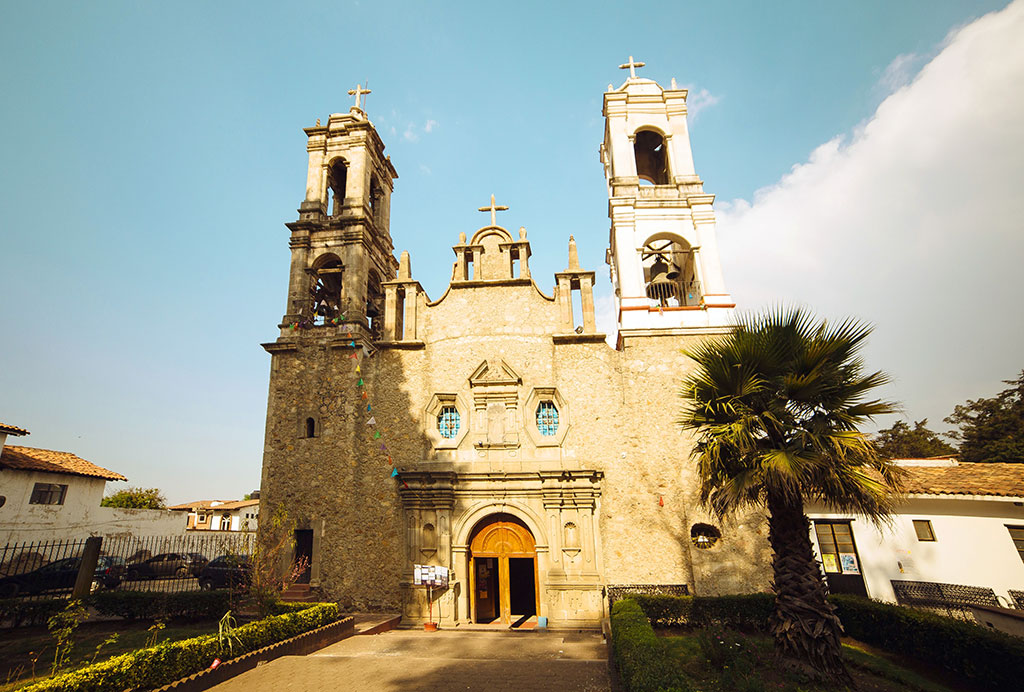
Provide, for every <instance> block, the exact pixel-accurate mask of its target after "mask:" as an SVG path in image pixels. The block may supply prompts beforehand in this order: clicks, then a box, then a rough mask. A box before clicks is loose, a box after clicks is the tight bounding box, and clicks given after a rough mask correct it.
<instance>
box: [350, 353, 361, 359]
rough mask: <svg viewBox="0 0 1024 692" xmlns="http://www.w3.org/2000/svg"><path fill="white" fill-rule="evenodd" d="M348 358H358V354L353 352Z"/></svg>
mask: <svg viewBox="0 0 1024 692" xmlns="http://www.w3.org/2000/svg"><path fill="white" fill-rule="evenodd" d="M349 358H359V354H357V353H354V352H353V353H352V355H351V356H349Z"/></svg>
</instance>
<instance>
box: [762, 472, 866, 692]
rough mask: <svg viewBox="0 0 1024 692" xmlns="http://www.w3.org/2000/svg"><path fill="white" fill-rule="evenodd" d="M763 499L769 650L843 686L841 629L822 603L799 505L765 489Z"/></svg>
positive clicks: (819, 580) (822, 593)
mask: <svg viewBox="0 0 1024 692" xmlns="http://www.w3.org/2000/svg"><path fill="white" fill-rule="evenodd" d="M767 499H768V511H769V513H770V518H769V523H768V541H769V543H771V546H772V552H773V553H774V557H773V559H772V568H773V569H774V576H775V612H774V613H772V617H771V621H770V631H771V633H772V636H774V637H775V650H776V652H778V653H779V654H781V655H783V656H787V657H790V658H794V659H797V660H798V661H801V662H803V663H806V664H807V665H809V666H810V669H811V670H812V671H815V672H817V673H818V674H821V675H824V676H825V677H828V678H832V679H843V680H848V679H849V674H848V673H847V672H846V667H845V666H844V665H843V660H842V657H841V653H840V652H841V645H840V643H839V636H840V634H841V633H842V630H843V627H842V625H841V624H840V623H839V618H838V617H837V616H836V614H835V607H834V606H833V605H832V604H831V603H829V602H828V601H827V600H826V595H827V592H826V589H825V583H824V581H823V579H822V576H821V570H820V569H819V567H818V565H817V563H816V562H815V560H814V553H813V551H812V548H811V537H810V524H809V522H808V521H807V517H806V516H805V515H804V507H803V500H802V499H801V498H800V497H799V495H797V497H796V498H795V499H793V497H792V496H791V495H787V496H783V494H782V493H780V492H778V491H773V490H771V489H769V490H768V498H767Z"/></svg>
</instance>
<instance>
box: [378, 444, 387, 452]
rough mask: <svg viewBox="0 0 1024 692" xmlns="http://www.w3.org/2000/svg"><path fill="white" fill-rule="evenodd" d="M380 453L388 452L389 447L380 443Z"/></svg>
mask: <svg viewBox="0 0 1024 692" xmlns="http://www.w3.org/2000/svg"><path fill="white" fill-rule="evenodd" d="M380 451H382V452H386V451H388V447H387V445H386V444H384V443H383V442H381V443H380Z"/></svg>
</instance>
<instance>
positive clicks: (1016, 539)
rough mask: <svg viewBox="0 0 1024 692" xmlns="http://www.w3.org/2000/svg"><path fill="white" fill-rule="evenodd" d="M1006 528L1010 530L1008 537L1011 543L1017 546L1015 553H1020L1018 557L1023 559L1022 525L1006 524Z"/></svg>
mask: <svg viewBox="0 0 1024 692" xmlns="http://www.w3.org/2000/svg"><path fill="white" fill-rule="evenodd" d="M1006 529H1007V530H1008V531H1009V532H1010V538H1012V539H1013V545H1014V547H1016V548H1017V554H1018V555H1020V559H1021V560H1024V526H1007V527H1006Z"/></svg>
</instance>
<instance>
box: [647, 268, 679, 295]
mask: <svg viewBox="0 0 1024 692" xmlns="http://www.w3.org/2000/svg"><path fill="white" fill-rule="evenodd" d="M655 265H657V262H655ZM652 274H653V272H652ZM653 276H654V279H652V280H651V282H650V283H649V284H647V297H648V298H650V299H651V300H657V301H659V302H661V303H662V304H664V303H665V301H667V300H668V299H669V298H674V297H676V296H677V295H679V284H677V283H676V282H675V281H672V280H671V279H669V278H668V276H667V273H666V272H662V273H661V274H653Z"/></svg>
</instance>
